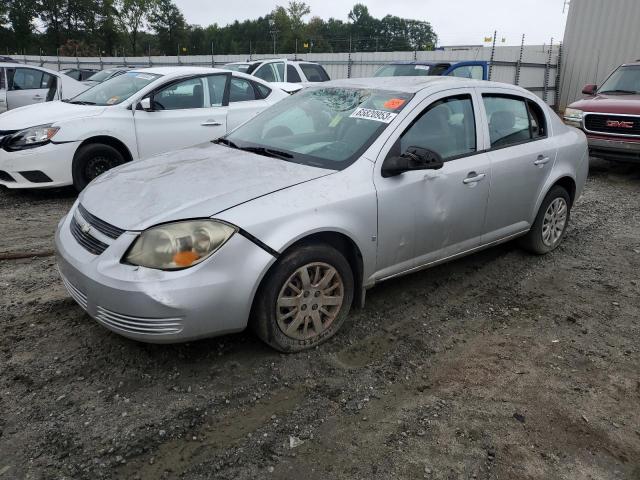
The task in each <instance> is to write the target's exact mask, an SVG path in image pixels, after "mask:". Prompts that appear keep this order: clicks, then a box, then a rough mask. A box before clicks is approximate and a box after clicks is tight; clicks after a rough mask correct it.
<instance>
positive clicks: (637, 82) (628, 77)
mask: <svg viewBox="0 0 640 480" xmlns="http://www.w3.org/2000/svg"><path fill="white" fill-rule="evenodd" d="M639 92H640V65H629V66H627V67H620V68H619V69H618V70H616V71H615V72H613V74H612V75H611V76H610V77H609V78H608V79H607V81H606V82H604V84H603V85H602V87H600V89H599V90H598V93H614V94H615V93H619V94H625V93H627V94H631V93H639Z"/></svg>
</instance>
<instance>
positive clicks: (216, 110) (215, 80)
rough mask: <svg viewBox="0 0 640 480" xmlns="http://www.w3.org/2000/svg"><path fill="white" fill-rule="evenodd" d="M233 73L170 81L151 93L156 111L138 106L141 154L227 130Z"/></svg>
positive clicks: (185, 144)
mask: <svg viewBox="0 0 640 480" xmlns="http://www.w3.org/2000/svg"><path fill="white" fill-rule="evenodd" d="M229 76H230V75H229V74H216V75H210V76H208V77H205V76H198V77H189V78H183V79H180V80H177V81H173V82H170V83H168V84H166V85H164V86H162V87H159V88H158V89H156V90H155V91H154V92H153V93H152V94H151V95H150V98H151V100H152V102H151V103H152V106H153V110H152V111H145V110H136V112H135V116H134V123H135V128H136V138H137V141H138V154H139V157H140V158H146V157H150V156H152V155H155V154H158V153H164V152H169V151H171V150H177V149H179V148H183V147H189V146H192V145H197V144H199V143H204V142H207V141H210V140H215V139H216V138H219V137H221V136H222V135H224V134H225V133H226V131H227V109H228V107H227V106H226V102H227V97H226V96H227V93H226V89H227V87H226V83H227V78H228V77H229Z"/></svg>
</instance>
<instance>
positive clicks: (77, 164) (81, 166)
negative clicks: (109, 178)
mask: <svg viewBox="0 0 640 480" xmlns="http://www.w3.org/2000/svg"><path fill="white" fill-rule="evenodd" d="M124 162H125V159H124V157H123V156H122V154H121V153H120V152H119V151H118V150H116V149H115V148H113V147H112V146H110V145H105V144H102V143H93V144H90V145H84V146H82V147H80V148H79V149H78V151H77V152H76V154H75V156H74V157H73V165H72V167H71V173H72V176H73V186H74V187H75V189H76V190H77V191H78V192H80V191H82V190H84V188H85V187H86V186H87V185H88V184H89V182H91V180H93V179H94V178H96V177H97V176H99V175H101V174H102V173H104V172H106V171H107V170H110V169H112V168H113V167H117V166H118V165H122V164H123V163H124Z"/></svg>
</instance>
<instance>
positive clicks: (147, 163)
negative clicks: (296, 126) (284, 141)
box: [80, 143, 335, 231]
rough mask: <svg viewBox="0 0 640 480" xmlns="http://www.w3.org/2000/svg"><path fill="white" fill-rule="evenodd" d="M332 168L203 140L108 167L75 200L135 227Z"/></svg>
mask: <svg viewBox="0 0 640 480" xmlns="http://www.w3.org/2000/svg"><path fill="white" fill-rule="evenodd" d="M334 172H335V170H327V169H323V168H317V167H310V166H306V165H300V164H296V163H291V162H286V161H283V160H278V159H275V158H269V157H264V156H261V155H256V154H253V153H248V152H244V151H241V150H236V149H232V148H228V147H225V146H222V145H214V144H211V143H205V144H202V145H197V146H195V147H190V148H186V149H183V150H177V151H174V152H169V153H166V154H162V155H158V156H155V157H151V158H148V159H146V160H141V161H134V162H132V163H129V164H126V165H122V166H121V167H118V168H116V169H114V170H111V171H109V172H107V173H105V174H103V175H101V176H100V177H98V178H96V179H95V180H94V181H93V182H91V184H90V185H89V186H88V187H87V188H86V189H85V190H84V191H83V192H82V194H81V195H80V203H81V204H82V205H83V207H84V208H85V209H87V210H88V211H89V212H90V213H91V214H93V215H95V216H96V217H98V218H100V219H101V220H104V221H105V222H108V223H110V224H111V225H114V226H116V227H119V228H122V229H125V230H131V231H138V230H144V229H146V228H148V227H151V226H153V225H156V224H159V223H164V222H171V221H175V220H183V219H188V218H204V217H211V216H213V215H215V214H217V213H220V212H222V211H224V210H227V209H229V208H231V207H235V206H236V205H239V204H241V203H244V202H248V201H250V200H253V199H255V198H257V197H261V196H264V195H268V194H269V193H272V192H275V191H278V190H282V189H284V188H287V187H290V186H293V185H297V184H300V183H303V182H307V181H309V180H313V179H314V178H319V177H322V176H325V175H329V174H331V173H334Z"/></svg>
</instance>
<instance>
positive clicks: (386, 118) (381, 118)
mask: <svg viewBox="0 0 640 480" xmlns="http://www.w3.org/2000/svg"><path fill="white" fill-rule="evenodd" d="M397 116H398V114H397V113H393V112H385V111H384V110H373V109H370V108H362V107H361V108H357V109H356V110H355V111H354V112H353V113H352V114H351V115H349V117H351V118H362V119H365V120H373V121H375V122H382V123H391V122H392V121H393V119H394V118H396V117H397Z"/></svg>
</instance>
